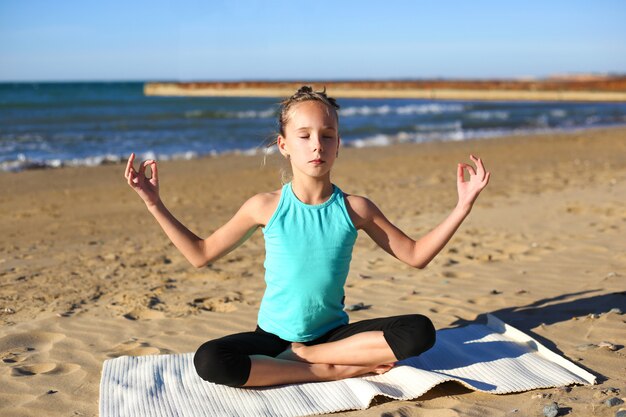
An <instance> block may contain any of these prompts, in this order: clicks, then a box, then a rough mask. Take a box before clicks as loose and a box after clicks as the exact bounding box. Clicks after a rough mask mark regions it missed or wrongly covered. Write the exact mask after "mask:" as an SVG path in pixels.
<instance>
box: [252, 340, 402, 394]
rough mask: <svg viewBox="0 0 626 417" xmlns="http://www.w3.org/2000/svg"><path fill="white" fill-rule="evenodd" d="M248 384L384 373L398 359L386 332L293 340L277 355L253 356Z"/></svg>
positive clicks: (292, 381)
mask: <svg viewBox="0 0 626 417" xmlns="http://www.w3.org/2000/svg"><path fill="white" fill-rule="evenodd" d="M250 359H251V368H250V376H249V377H248V380H247V381H246V383H245V384H244V386H246V387H258V386H269V385H279V384H290V383H296V382H314V381H332V380H337V379H344V378H350V377H354V376H359V375H364V374H368V373H377V374H383V373H385V372H387V371H389V370H390V369H391V368H392V367H393V366H394V363H395V362H396V360H397V359H396V357H395V356H394V354H393V352H392V350H391V348H390V347H389V345H388V344H387V342H386V341H385V338H384V337H383V332H382V331H372V332H364V333H359V334H355V335H353V336H349V337H347V338H345V339H341V340H337V341H334V342H327V343H321V344H318V345H313V346H306V345H304V344H301V343H292V344H291V347H289V348H288V349H287V350H285V351H284V352H282V353H280V354H279V355H277V356H276V357H275V358H272V357H268V356H263V355H251V356H250Z"/></svg>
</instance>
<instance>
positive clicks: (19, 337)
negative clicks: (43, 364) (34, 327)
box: [0, 332, 65, 366]
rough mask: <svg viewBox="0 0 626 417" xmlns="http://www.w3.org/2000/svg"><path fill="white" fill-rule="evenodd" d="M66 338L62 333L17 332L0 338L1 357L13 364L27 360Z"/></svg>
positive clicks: (4, 361)
mask: <svg viewBox="0 0 626 417" xmlns="http://www.w3.org/2000/svg"><path fill="white" fill-rule="evenodd" d="M64 338H65V335H63V334H61V333H50V332H31V333H17V334H11V335H8V336H4V337H3V338H0V358H1V359H2V362H3V363H5V364H7V365H9V366H11V365H13V364H19V363H21V362H24V361H25V360H27V359H28V358H29V357H30V356H31V355H32V354H33V353H43V352H47V351H49V350H50V349H52V347H53V346H54V344H55V343H56V342H58V341H60V340H62V339H64Z"/></svg>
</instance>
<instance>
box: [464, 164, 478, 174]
mask: <svg viewBox="0 0 626 417" xmlns="http://www.w3.org/2000/svg"><path fill="white" fill-rule="evenodd" d="M461 165H463V166H464V167H465V168H467V170H468V171H469V173H470V174H471V175H476V171H475V170H474V167H473V166H471V165H469V164H461Z"/></svg>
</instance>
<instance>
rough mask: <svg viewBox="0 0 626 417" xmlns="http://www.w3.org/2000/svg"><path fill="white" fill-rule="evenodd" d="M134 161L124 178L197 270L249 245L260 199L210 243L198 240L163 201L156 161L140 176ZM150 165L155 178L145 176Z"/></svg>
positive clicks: (247, 204) (251, 201)
mask: <svg viewBox="0 0 626 417" xmlns="http://www.w3.org/2000/svg"><path fill="white" fill-rule="evenodd" d="M133 160H134V154H131V156H130V158H129V159H128V164H127V166H126V171H125V174H124V176H125V178H126V179H127V180H128V184H129V185H130V186H131V187H132V188H133V189H134V190H135V191H136V192H137V193H138V194H139V196H140V197H141V198H142V199H143V200H144V203H145V204H146V207H147V208H148V210H149V211H150V213H151V214H152V215H153V216H154V218H155V219H156V220H157V222H158V223H159V225H160V226H161V228H162V229H163V231H164V232H165V234H166V235H167V236H168V237H169V238H170V240H171V241H172V243H173V244H174V246H176V248H178V250H179V251H180V252H181V253H182V254H183V256H185V258H186V259H187V260H188V261H189V262H190V263H191V264H192V265H193V266H195V267H197V268H200V267H202V266H204V265H206V264H207V263H210V262H213V261H214V260H216V259H218V258H220V257H222V256H224V255H226V254H227V253H229V252H230V251H232V250H233V249H235V248H236V247H238V246H239V245H241V244H242V243H243V242H245V241H246V240H247V239H248V238H249V237H250V236H251V235H252V234H253V233H254V231H255V230H256V229H257V227H258V224H257V222H256V218H255V216H254V213H256V212H258V208H259V205H260V204H262V197H261V196H260V195H256V196H254V197H252V198H250V199H249V200H248V201H246V202H245V203H244V204H243V206H242V207H241V208H240V209H239V211H238V212H237V213H236V214H235V215H234V216H233V218H232V219H230V220H229V221H228V222H227V223H226V224H225V225H223V226H222V227H220V228H219V229H218V230H216V231H215V232H214V233H213V234H212V235H211V236H209V237H208V238H206V239H202V238H200V237H198V236H197V235H196V234H194V233H193V232H191V231H190V230H189V229H188V228H187V227H185V226H184V225H183V224H182V223H181V222H179V221H178V220H177V219H176V218H175V217H174V216H173V215H172V213H170V211H169V210H168V209H167V208H166V207H165V205H164V204H163V202H162V201H161V199H160V197H159V192H158V186H159V182H158V171H157V166H156V161H154V160H148V161H144V162H142V163H141V165H140V168H139V172H137V171H135V169H134V168H133ZM148 165H150V166H151V169H152V178H146V176H145V169H146V167H147V166H148Z"/></svg>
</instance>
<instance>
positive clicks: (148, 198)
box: [124, 153, 160, 206]
mask: <svg viewBox="0 0 626 417" xmlns="http://www.w3.org/2000/svg"><path fill="white" fill-rule="evenodd" d="M134 160H135V154H134V153H131V154H130V157H129V158H128V164H127V165H126V171H125V172H124V178H126V179H127V180H128V185H130V186H131V188H132V189H133V190H135V191H136V192H137V194H139V197H141V199H142V200H143V201H144V203H146V205H148V206H151V205H156V204H157V203H158V202H159V201H160V198H159V174H158V172H157V165H156V161H155V160H153V159H148V160H147V161H143V162H142V163H141V164H140V165H139V172H137V171H135V168H134V167H133V161H134ZM148 165H150V169H151V170H152V178H146V167H147V166H148Z"/></svg>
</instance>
